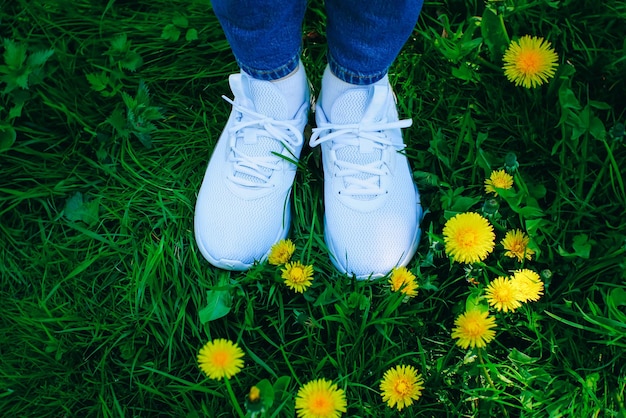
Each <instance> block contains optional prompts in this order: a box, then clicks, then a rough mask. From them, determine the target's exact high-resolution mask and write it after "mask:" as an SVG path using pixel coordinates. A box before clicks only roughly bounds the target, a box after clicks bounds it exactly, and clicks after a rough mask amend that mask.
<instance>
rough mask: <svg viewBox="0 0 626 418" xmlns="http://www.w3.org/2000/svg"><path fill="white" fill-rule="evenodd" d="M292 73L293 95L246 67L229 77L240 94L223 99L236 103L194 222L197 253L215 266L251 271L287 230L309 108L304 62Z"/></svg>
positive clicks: (205, 178)
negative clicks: (232, 98) (250, 73)
mask: <svg viewBox="0 0 626 418" xmlns="http://www.w3.org/2000/svg"><path fill="white" fill-rule="evenodd" d="M289 77H290V78H291V77H293V78H292V79H291V80H289V81H288V83H287V84H288V85H290V86H291V87H294V86H295V87H297V88H289V89H287V91H288V92H289V94H290V96H287V95H286V94H284V93H283V91H285V89H284V88H283V89H282V90H281V89H279V88H277V87H276V84H274V83H273V82H269V81H261V80H256V79H253V78H252V77H250V76H248V75H247V74H245V73H243V72H242V73H241V74H233V75H231V76H230V78H229V82H230V88H231V90H232V92H233V94H234V96H235V98H234V100H230V99H227V98H226V97H224V99H225V100H226V101H228V102H229V103H231V104H232V106H233V109H232V112H231V114H230V117H229V119H228V122H227V123H226V127H225V128H224V131H223V132H222V135H221V136H220V139H219V141H218V143H217V145H216V147H215V149H214V151H213V154H212V156H211V159H210V161H209V164H208V167H207V169H206V173H205V175H204V180H203V182H202V186H201V188H200V192H199V194H198V200H197V203H196V210H195V221H194V229H195V236H196V242H197V244H198V247H199V249H200V252H201V253H202V255H203V256H204V257H205V258H206V259H207V260H208V261H209V262H210V263H211V264H213V265H214V266H216V267H220V268H223V269H227V270H246V269H248V268H250V267H251V266H252V265H253V264H254V263H255V262H262V261H264V260H265V259H266V257H267V255H268V253H269V251H270V248H271V246H272V245H273V244H275V243H276V242H277V241H279V240H281V239H283V238H285V237H286V236H287V233H288V232H289V226H290V221H291V205H290V200H289V196H290V194H291V187H292V184H293V180H294V176H295V174H296V165H295V164H294V163H295V162H297V160H298V158H299V157H300V151H301V150H302V145H303V142H304V138H303V134H302V133H303V131H304V127H305V125H306V123H307V121H308V111H309V108H310V102H309V96H310V92H309V86H308V83H307V81H306V75H305V73H304V67H302V64H300V67H299V69H298V71H296V72H295V73H294V74H292V75H291V76H289ZM283 87H284V86H283ZM294 91H296V92H297V91H301V92H303V93H302V94H300V97H297V96H294V95H296V94H297V93H294ZM294 100H295V101H294ZM294 104H296V105H295V106H294ZM290 107H291V108H292V109H295V112H294V111H291V112H290V111H289V108H290Z"/></svg>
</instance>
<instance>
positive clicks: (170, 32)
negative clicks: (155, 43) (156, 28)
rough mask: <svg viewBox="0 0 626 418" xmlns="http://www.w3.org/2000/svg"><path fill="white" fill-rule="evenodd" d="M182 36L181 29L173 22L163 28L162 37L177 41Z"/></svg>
mask: <svg viewBox="0 0 626 418" xmlns="http://www.w3.org/2000/svg"><path fill="white" fill-rule="evenodd" d="M178 38H180V29H178V28H177V27H176V25H174V24H173V23H168V24H167V25H165V27H164V28H163V31H162V32H161V39H165V40H166V41H170V42H176V41H177V40H178Z"/></svg>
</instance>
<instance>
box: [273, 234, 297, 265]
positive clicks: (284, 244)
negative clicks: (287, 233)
mask: <svg viewBox="0 0 626 418" xmlns="http://www.w3.org/2000/svg"><path fill="white" fill-rule="evenodd" d="M295 251H296V246H295V245H294V244H293V242H292V241H291V240H290V239H281V240H280V241H278V242H277V243H276V244H274V245H272V248H271V249H270V255H269V256H268V257H267V261H268V262H269V263H270V264H272V265H275V266H280V265H282V264H285V263H286V262H288V261H289V260H291V256H292V255H293V253H294V252H295Z"/></svg>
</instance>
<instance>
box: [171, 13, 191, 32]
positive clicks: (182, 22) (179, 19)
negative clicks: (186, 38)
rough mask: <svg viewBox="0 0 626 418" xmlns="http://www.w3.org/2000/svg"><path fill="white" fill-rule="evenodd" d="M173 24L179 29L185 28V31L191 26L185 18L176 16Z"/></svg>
mask: <svg viewBox="0 0 626 418" xmlns="http://www.w3.org/2000/svg"><path fill="white" fill-rule="evenodd" d="M172 22H173V23H174V24H175V25H176V26H178V27H179V28H183V29H186V28H187V27H188V26H189V20H187V18H186V17H185V16H181V15H178V16H174V18H173V19H172Z"/></svg>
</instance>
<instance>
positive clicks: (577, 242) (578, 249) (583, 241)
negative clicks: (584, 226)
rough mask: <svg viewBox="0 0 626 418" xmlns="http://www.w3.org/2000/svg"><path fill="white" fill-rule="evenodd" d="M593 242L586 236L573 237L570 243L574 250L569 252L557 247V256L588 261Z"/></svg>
mask: <svg viewBox="0 0 626 418" xmlns="http://www.w3.org/2000/svg"><path fill="white" fill-rule="evenodd" d="M592 244H593V241H591V240H589V236H588V235H587V234H579V235H576V236H575V237H574V241H573V243H572V247H573V248H574V251H573V252H569V251H567V250H565V249H564V248H562V247H561V246H559V248H558V250H559V254H560V255H561V256H562V257H580V258H585V259H588V258H589V256H590V255H591V246H592Z"/></svg>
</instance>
